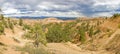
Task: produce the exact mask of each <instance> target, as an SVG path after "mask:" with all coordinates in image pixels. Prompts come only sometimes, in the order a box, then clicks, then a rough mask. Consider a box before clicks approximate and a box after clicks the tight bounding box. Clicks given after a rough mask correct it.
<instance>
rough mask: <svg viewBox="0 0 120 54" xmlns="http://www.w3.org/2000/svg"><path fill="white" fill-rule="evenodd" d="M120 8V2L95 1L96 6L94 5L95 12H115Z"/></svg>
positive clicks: (119, 0)
mask: <svg viewBox="0 0 120 54" xmlns="http://www.w3.org/2000/svg"><path fill="white" fill-rule="evenodd" d="M99 7H100V8H99ZM101 7H103V8H101ZM119 7H120V0H94V4H93V8H94V9H95V10H109V11H114V10H116V9H118V8H119Z"/></svg>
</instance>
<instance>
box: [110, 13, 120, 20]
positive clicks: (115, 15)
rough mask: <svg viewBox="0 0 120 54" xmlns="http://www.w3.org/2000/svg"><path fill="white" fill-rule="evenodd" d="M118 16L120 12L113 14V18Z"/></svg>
mask: <svg viewBox="0 0 120 54" xmlns="http://www.w3.org/2000/svg"><path fill="white" fill-rule="evenodd" d="M117 17H120V14H119V13H116V14H114V15H113V16H112V18H113V19H115V18H117Z"/></svg>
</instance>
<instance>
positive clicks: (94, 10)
mask: <svg viewBox="0 0 120 54" xmlns="http://www.w3.org/2000/svg"><path fill="white" fill-rule="evenodd" d="M0 8H1V9H2V11H3V13H4V14H5V15H6V16H63V17H82V16H90V17H93V16H111V15H112V14H114V13H119V12H120V0H0Z"/></svg>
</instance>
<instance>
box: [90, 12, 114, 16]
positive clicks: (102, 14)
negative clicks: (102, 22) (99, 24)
mask: <svg viewBox="0 0 120 54" xmlns="http://www.w3.org/2000/svg"><path fill="white" fill-rule="evenodd" d="M112 14H113V13H112V12H100V13H95V14H93V15H92V17H100V16H112Z"/></svg>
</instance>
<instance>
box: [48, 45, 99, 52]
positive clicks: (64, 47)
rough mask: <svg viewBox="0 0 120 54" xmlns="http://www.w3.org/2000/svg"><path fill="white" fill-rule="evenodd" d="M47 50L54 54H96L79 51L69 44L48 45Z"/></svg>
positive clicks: (79, 49)
mask: <svg viewBox="0 0 120 54" xmlns="http://www.w3.org/2000/svg"><path fill="white" fill-rule="evenodd" d="M47 47H48V50H49V51H50V52H52V53H54V54H97V53H96V52H94V51H87V50H81V48H80V47H77V46H76V45H73V44H71V43H67V44H65V43H48V44H47Z"/></svg>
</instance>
